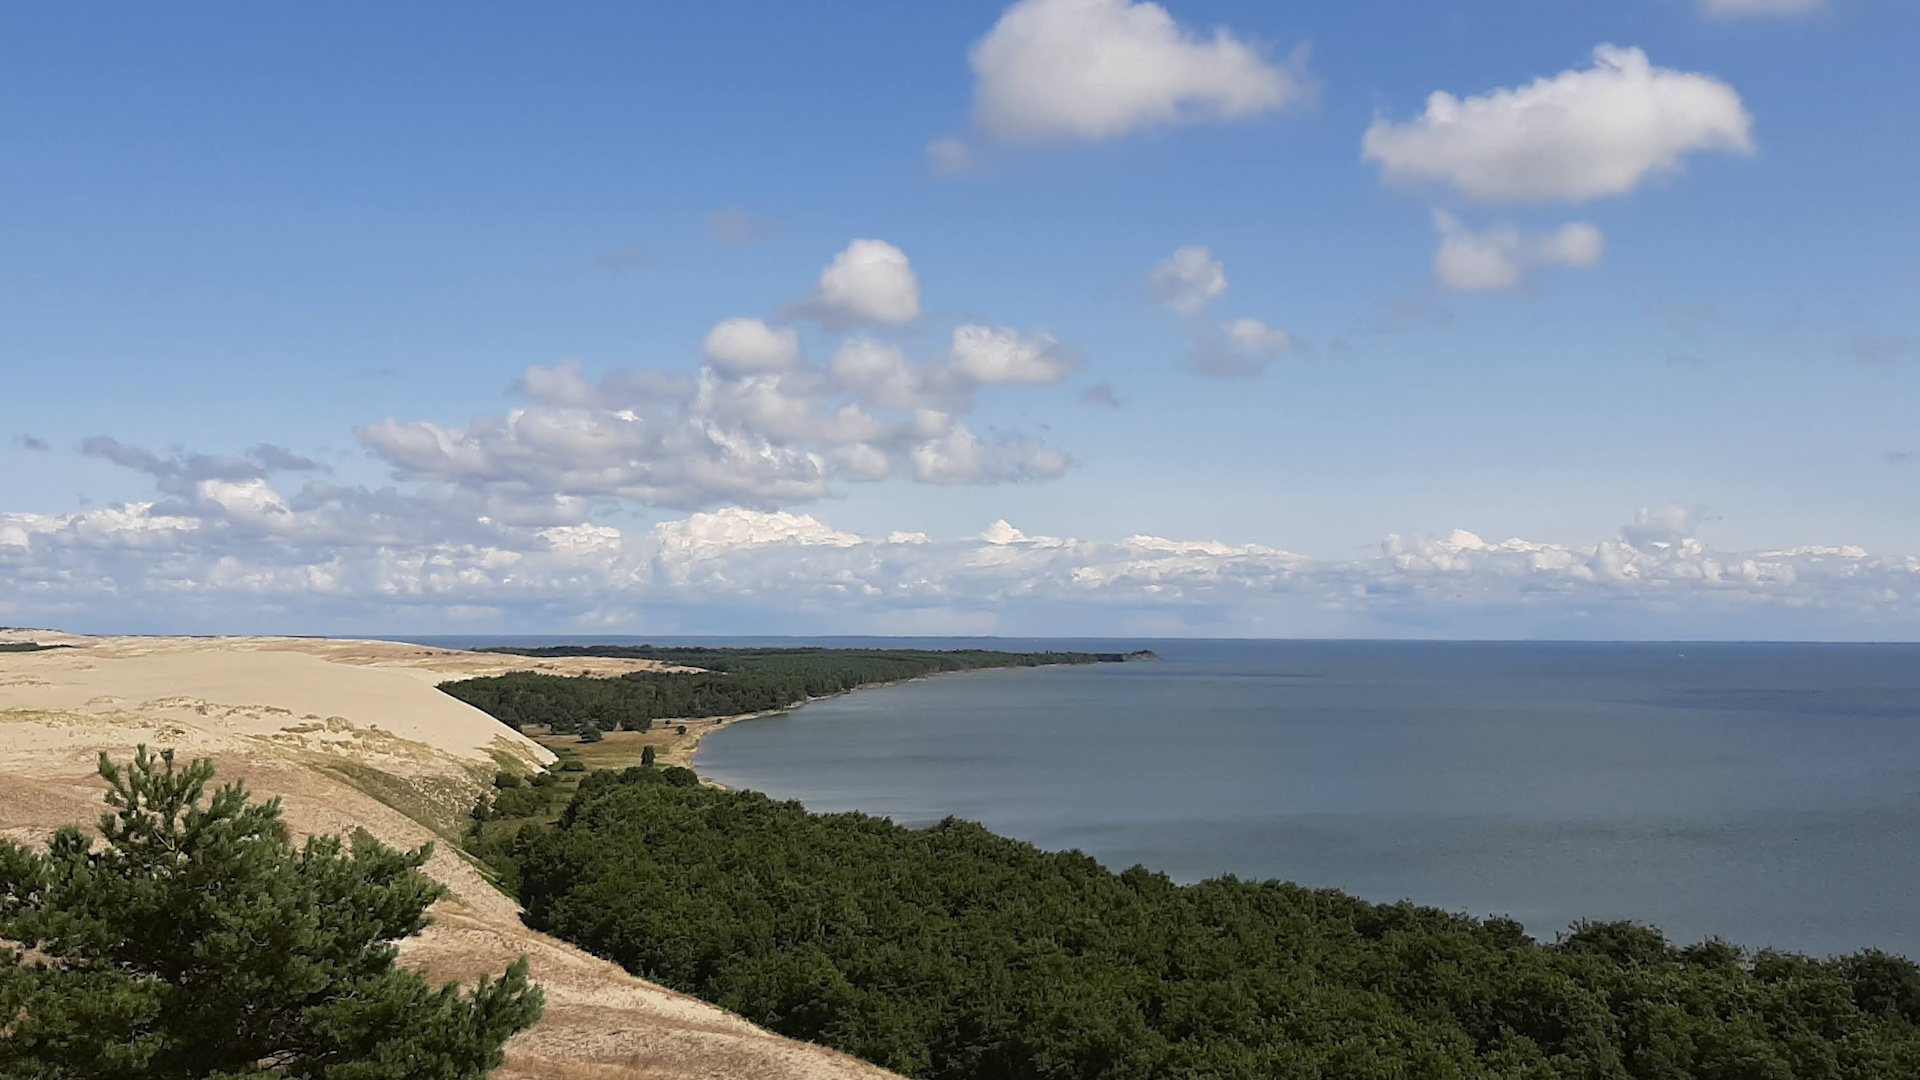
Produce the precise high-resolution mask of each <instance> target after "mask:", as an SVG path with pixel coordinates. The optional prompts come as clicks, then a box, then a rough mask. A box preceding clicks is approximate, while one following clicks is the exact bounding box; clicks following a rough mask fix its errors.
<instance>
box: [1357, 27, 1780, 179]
mask: <svg viewBox="0 0 1920 1080" xmlns="http://www.w3.org/2000/svg"><path fill="white" fill-rule="evenodd" d="M1593 60H1594V62H1593V66H1592V67H1590V68H1586V69H1584V70H1578V71H1563V72H1561V73H1560V74H1558V75H1555V76H1553V77H1551V78H1541V79H1536V80H1534V81H1533V82H1531V83H1528V84H1527V85H1525V86H1522V87H1519V88H1517V89H1510V90H1509V89H1498V90H1493V91H1490V92H1488V93H1486V94H1483V95H1481V96H1479V97H1469V98H1465V99H1462V98H1457V97H1454V96H1453V95H1452V94H1449V93H1446V92H1444V91H1436V92H1435V93H1434V94H1433V95H1432V96H1430V97H1429V98H1428V99H1427V108H1426V111H1425V112H1424V113H1423V114H1422V115H1420V116H1419V117H1417V118H1415V119H1413V120H1410V121H1407V122H1405V123H1395V122H1393V121H1390V120H1387V119H1385V118H1376V119H1375V120H1374V122H1373V124H1372V126H1370V127H1369V128H1368V129H1367V132H1366V135H1365V137H1364V139H1363V142H1362V146H1363V150H1364V153H1365V156H1366V158H1367V159H1368V160H1370V161H1375V162H1378V163H1379V164H1380V166H1381V169H1382V171H1383V172H1384V174H1385V176H1386V178H1387V179H1388V180H1393V181H1429V180H1437V181H1444V182H1446V183H1449V184H1452V185H1453V186H1454V187H1455V188H1456V189H1458V190H1459V191H1460V192H1461V193H1462V194H1464V195H1466V196H1468V197H1469V198H1473V199H1479V200H1482V201H1486V202H1556V201H1582V200H1587V199H1596V198H1601V197H1603V196H1610V195H1622V194H1625V193H1627V192H1629V191H1632V190H1633V189H1634V188H1636V187H1638V186H1640V184H1641V183H1642V182H1643V181H1645V180H1646V179H1647V178H1648V177H1650V176H1655V175H1659V174H1664V173H1673V172H1678V171H1679V170H1680V169H1681V168H1682V167H1683V165H1684V162H1685V159H1686V156H1687V155H1688V154H1691V153H1697V152H1702V151H1713V150H1720V151H1729V152H1733V153H1741V154H1750V153H1752V152H1753V150H1754V142H1753V118H1752V117H1751V116H1749V115H1748V113H1747V110H1746V107H1745V106H1744V105H1743V104H1742V103H1741V100H1740V95H1739V94H1738V93H1737V92H1735V90H1734V89H1733V87H1731V86H1729V85H1727V84H1726V83H1724V82H1722V81H1720V80H1719V79H1716V78H1713V77H1712V76H1709V75H1702V74H1696V73H1692V72H1683V71H1674V70H1671V69H1668V68H1659V67H1655V66H1653V64H1652V62H1651V61H1649V60H1648V59H1647V54H1646V53H1645V52H1643V51H1641V50H1639V49H1623V48H1618V47H1616V46H1613V45H1602V46H1600V47H1599V48H1597V49H1595V50H1594V54H1593Z"/></svg>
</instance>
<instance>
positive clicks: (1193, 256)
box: [1147, 244, 1227, 315]
mask: <svg viewBox="0 0 1920 1080" xmlns="http://www.w3.org/2000/svg"><path fill="white" fill-rule="evenodd" d="M1226 291H1227V268H1226V266H1225V265H1224V264H1222V263H1221V262H1220V260H1219V259H1216V258H1214V257H1213V252H1212V251H1211V250H1210V249H1208V248H1207V247H1205V246H1203V245H1200V244H1193V245H1190V246H1188V247H1183V248H1181V249H1180V250H1178V251H1176V252H1174V253H1173V254H1172V255H1169V256H1167V257H1166V258H1165V259H1164V260H1162V261H1160V262H1158V263H1155V264H1154V267H1153V269H1152V270H1151V271H1150V272H1149V273H1148V274H1147V295H1149V296H1151V297H1152V298H1153V302H1154V303H1156V304H1160V305H1162V306H1164V307H1169V308H1172V309H1173V310H1175V311H1178V312H1180V313H1181V314H1184V315H1191V314H1193V313H1194V312H1196V311H1199V310H1200V309H1201V308H1203V307H1206V306H1207V304H1208V303H1210V302H1211V301H1213V300H1214V299H1215V298H1216V297H1218V296H1220V295H1221V294H1222V293H1225V292H1226Z"/></svg>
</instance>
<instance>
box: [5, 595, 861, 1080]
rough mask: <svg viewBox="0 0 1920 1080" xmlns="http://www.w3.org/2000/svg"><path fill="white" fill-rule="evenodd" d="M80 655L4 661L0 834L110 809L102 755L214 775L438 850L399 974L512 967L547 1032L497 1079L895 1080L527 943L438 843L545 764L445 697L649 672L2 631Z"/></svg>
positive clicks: (341, 644) (592, 664)
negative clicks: (500, 789) (453, 681)
mask: <svg viewBox="0 0 1920 1080" xmlns="http://www.w3.org/2000/svg"><path fill="white" fill-rule="evenodd" d="M22 640H31V641H37V642H40V643H42V644H66V645H69V646H71V647H70V648H64V649H54V650H48V651H42V652H31V653H9V652H0V835H5V836H7V837H9V838H11V839H15V840H19V841H22V842H39V841H42V840H44V839H45V837H46V835H47V834H48V833H49V832H51V831H52V830H53V829H54V828H56V827H58V826H60V825H63V824H67V823H70V822H83V823H91V822H92V821H94V820H95V819H96V818H98V817H99V815H100V812H101V811H102V809H104V807H103V806H102V803H101V801H100V800H101V793H102V792H103V790H104V785H103V784H102V783H101V782H100V780H99V778H98V777H97V776H96V775H95V773H94V763H95V758H96V755H97V754H98V753H99V752H100V751H103V750H104V751H107V752H108V753H111V754H113V755H115V756H116V757H120V758H124V757H127V756H129V755H131V753H132V752H133V748H134V747H135V746H136V745H137V744H140V743H145V744H147V745H149V746H153V747H160V746H172V747H175V748H177V749H178V751H179V752H180V753H181V755H182V756H189V757H211V758H213V759H214V761H215V764H216V765H217V767H218V768H219V771H220V777H221V779H222V780H232V779H244V781H245V782H246V784H247V786H248V787H249V788H251V789H252V790H253V791H254V792H255V793H257V794H259V795H263V796H264V795H278V796H280V797H281V798H282V799H283V800H284V803H285V807H286V818H287V822H288V824H289V826H291V827H292V828H293V829H294V831H295V832H296V833H308V832H323V833H338V832H349V831H351V830H352V829H353V828H355V827H363V828H365V829H367V830H368V831H369V832H371V833H373V834H374V835H375V836H377V837H379V838H380V839H381V840H383V841H385V842H387V843H389V844H393V845H396V846H406V847H412V846H416V845H419V844H423V843H426V842H429V841H436V842H437V844H436V850H435V854H434V857H433V859H432V861H431V862H430V863H429V864H428V866H427V872H428V873H430V874H431V875H432V876H433V877H434V878H435V879H437V880H439V881H440V882H442V883H444V884H445V885H447V886H448V888H449V889H451V890H452V896H450V897H449V898H448V899H447V900H444V901H442V902H441V903H440V904H438V905H436V907H435V908H434V911H433V915H434V920H435V921H434V925H433V926H432V927H430V928H429V929H428V930H427V931H426V933H424V934H422V935H421V936H419V937H418V938H415V939H412V940H410V941H408V942H407V943H405V945H404V946H403V948H402V961H403V962H404V963H406V964H408V965H409V966H414V967H420V968H423V969H425V970H426V971H427V972H428V974H429V976H430V977H432V978H435V979H459V980H461V981H471V980H472V979H474V978H476V977H478V976H479V975H481V974H483V973H497V972H499V971H500V970H502V969H504V968H505V967H506V966H507V965H508V964H510V963H512V962H513V960H514V959H515V958H517V957H519V956H522V955H525V956H527V957H529V958H530V960H531V964H532V969H533V977H534V979H535V981H536V982H538V983H540V984H541V986H542V987H543V988H544V989H545V990H546V994H547V1013H546V1016H545V1018H544V1019H543V1020H542V1021H541V1022H540V1024H539V1025H537V1026H536V1027H534V1028H533V1029H532V1030H530V1031H528V1032H525V1033H523V1034H522V1035H521V1036H520V1037H518V1038H517V1039H515V1040H514V1042H513V1043H512V1044H511V1045H510V1046H509V1048H508V1059H507V1065H506V1067H505V1068H503V1069H501V1070H500V1071H499V1072H498V1073H496V1074H495V1076H496V1077H498V1078H500V1080H627V1078H643V1077H644V1078H648V1080H673V1078H682V1077H684V1078H689V1080H690V1078H694V1077H701V1078H719V1080H734V1078H738V1080H842V1078H845V1080H883V1078H886V1077H891V1076H893V1074H892V1073H889V1072H886V1071H884V1070H881V1069H878V1068H875V1067H873V1066H871V1065H867V1064H865V1063H863V1062H860V1061H856V1060H854V1059H853V1058H849V1057H847V1056H845V1055H843V1054H839V1053H836V1052H834V1051H831V1050H827V1049H824V1048H822V1047H817V1046H813V1045H810V1044H806V1043H798V1042H794V1041H792V1040H789V1039H785V1038H782V1037H780V1036H777V1035H774V1034H772V1033H770V1032H767V1031H765V1030H763V1029H761V1028H758V1027H755V1026H754V1025H752V1024H750V1023H748V1022H747V1021H745V1020H743V1019H741V1018H740V1017H737V1016H734V1015H733V1014H731V1013H728V1012H725V1011H723V1010H721V1009H717V1008H714V1007H713V1006H711V1005H708V1004H706V1003H704V1002H701V1001H698V1000H696V999H693V998H690V997H687V996H685V995H683V994H678V993H675V992H673V991H670V990H666V989H664V988H662V987H659V986H655V985H653V984H652V983H648V982H646V981H644V980H641V979H636V978H634V977H632V976H630V975H628V974H626V973H625V972H624V971H622V970H621V969H620V968H618V967H617V966H615V965H613V964H610V963H608V962H606V961H604V960H600V959H597V958H595V957H592V956H589V955H588V954H586V953H584V952H581V951H580V950H578V949H575V948H573V947H572V946H570V945H566V944H564V943H562V942H559V941H557V940H555V939H553V938H549V937H547V936H546V935H543V934H538V933H535V932H533V931H532V930H529V929H527V928H526V926H524V925H523V924H522V923H521V921H520V918H519V912H518V908H517V907H516V905H515V904H514V902H513V901H512V900H511V899H510V898H508V897H506V896H504V895H502V894H501V893H500V892H498V891H497V890H495V889H494V888H493V887H492V886H491V885H489V884H488V883H487V882H486V880H485V879H484V878H483V877H482V876H481V875H480V873H479V872H478V871H477V870H476V869H475V868H474V867H473V866H472V865H470V864H469V863H468V862H466V861H465V860H464V859H463V858H462V857H461V856H460V855H459V854H458V851H457V845H455V844H454V843H452V842H449V841H448V840H447V839H446V837H447V836H449V835H453V834H455V833H456V832H457V830H458V829H459V827H460V826H461V825H462V824H463V819H464V815H465V813H466V810H467V808H468V807H470V806H471V805H472V804H473V800H474V798H475V797H476V796H477V795H478V794H479V792H480V791H481V790H482V788H483V787H484V786H485V785H486V784H487V783H488V782H489V780H490V779H491V777H492V775H493V773H494V772H495V770H497V769H498V768H499V767H500V766H501V764H502V763H504V762H506V761H510V760H515V761H521V762H525V763H528V764H537V763H542V764H543V763H545V762H546V761H549V760H551V759H552V755H551V754H550V753H549V752H548V751H547V750H546V749H545V748H543V747H541V746H540V745H539V744H537V743H535V742H533V741H532V740H531V739H527V738H525V737H523V736H521V735H520V734H519V733H517V732H514V731H511V730H508V729H507V728H506V727H504V726H503V725H501V724H500V723H499V722H498V721H496V720H494V719H493V718H492V717H490V716H487V715H486V714H485V713H482V712H480V711H479V710H477V709H474V708H472V707H470V706H468V705H466V704H465V703H463V702H460V701H457V700H455V699H454V698H451V697H449V696H447V695H446V694H442V693H440V692H439V691H438V690H436V689H434V684H435V683H437V682H440V681H442V680H444V679H448V678H462V677H470V676H474V675H491V674H499V673H501V672H505V671H525V670H542V671H551V672H554V673H556V674H579V673H582V672H591V673H594V674H607V675H611V674H619V673H621V672H625V671H636V670H657V669H659V668H662V667H664V666H665V665H661V664H657V663H655V662H652V661H635V660H607V659H586V660H579V659H565V660H539V659H528V658H525V657H509V656H500V655H495V654H483V653H469V652H461V651H458V650H449V649H428V648H424V647H421V646H416V645H404V644H399V643H394V642H376V641H326V640H316V639H303V638H84V637H76V636H70V635H63V634H50V633H32V634H29V633H24V632H19V631H0V642H7V641H22Z"/></svg>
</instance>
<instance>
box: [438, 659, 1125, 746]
mask: <svg viewBox="0 0 1920 1080" xmlns="http://www.w3.org/2000/svg"><path fill="white" fill-rule="evenodd" d="M496 651H506V652H514V653H515V654H517V655H533V656H548V657H552V656H619V657H624V658H629V659H632V658H639V659H652V660H665V661H669V662H671V663H676V664H682V665H685V666H688V667H700V668H705V669H707V670H706V671H702V672H697V673H694V672H644V671H636V672H633V673H630V674H627V675H620V676H611V677H596V676H586V675H581V676H561V675H545V674H540V673H537V672H515V673H512V674H508V675H495V676H491V677H488V678H480V679H462V680H460V681H457V682H448V683H442V684H441V685H440V689H442V690H444V691H446V692H447V693H449V694H452V695H453V696H454V697H457V698H459V699H460V700H462V701H464V702H466V703H467V704H469V705H472V706H474V707H476V708H478V709H481V710H483V711H485V712H487V713H489V714H491V715H493V716H494V717H496V718H497V719H499V720H501V721H502V722H504V723H506V724H509V725H511V726H513V727H525V726H527V725H530V724H539V725H544V726H546V727H547V728H548V729H549V730H551V731H554V732H558V733H562V734H565V733H571V732H578V731H585V730H587V729H588V728H592V729H594V730H597V731H617V730H626V731H645V730H647V729H648V728H649V727H650V726H651V725H652V723H653V721H655V720H660V719H668V718H674V719H691V718H694V717H706V716H737V715H740V714H742V713H755V712H770V711H772V710H776V709H784V708H788V707H789V706H792V705H795V704H798V703H800V702H803V701H806V700H807V699H808V698H816V697H824V696H826V695H829V694H838V693H843V692H845V691H848V690H852V689H855V688H856V687H861V686H869V685H873V684H875V683H886V682H898V681H900V680H902V679H911V678H917V677H919V676H922V675H932V674H935V673H939V672H951V671H971V670H976V669H980V668H1003V667H1038V666H1042V665H1050V664H1091V663H1096V662H1099V661H1101V660H1103V659H1107V658H1108V657H1106V656H1104V655H1102V654H1096V653H1073V652H1045V653H1007V652H993V651H990V650H985V649H963V650H952V651H935V650H927V649H679V648H667V649H656V648H653V647H651V646H646V647H641V648H630V647H626V646H597V645H596V646H564V647H560V648H554V649H518V650H496ZM1111 659H1115V660H1117V659H1120V657H1119V656H1118V655H1117V654H1116V655H1113V656H1112V657H1111Z"/></svg>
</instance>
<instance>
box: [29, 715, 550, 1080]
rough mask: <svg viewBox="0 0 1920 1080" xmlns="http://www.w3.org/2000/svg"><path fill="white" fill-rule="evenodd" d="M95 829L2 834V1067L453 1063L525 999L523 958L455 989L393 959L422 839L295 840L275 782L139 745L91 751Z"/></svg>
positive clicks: (443, 1070)
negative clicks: (32, 839)
mask: <svg viewBox="0 0 1920 1080" xmlns="http://www.w3.org/2000/svg"><path fill="white" fill-rule="evenodd" d="M100 775H101V777H103V778H104V779H105V780H106V782H107V784H108V791H107V795H106V802H107V805H108V806H109V807H110V808H111V812H110V813H107V814H104V815H102V817H101V818H100V822H99V833H100V838H99V840H98V841H96V840H95V839H94V838H92V837H90V836H88V835H87V834H85V833H84V832H82V831H81V830H80V829H79V828H77V827H74V826H68V827H65V828H62V829H60V830H59V831H58V832H56V833H54V834H53V836H52V837H51V838H50V840H49V841H48V844H47V848H46V850H45V851H44V852H39V851H34V850H31V849H29V848H26V847H23V846H21V845H19V844H15V843H12V842H10V841H0V939H5V941H6V942H9V943H11V944H12V946H13V947H11V948H7V949H5V950H0V1077H6V1078H21V1080H25V1078H28V1077H31V1078H34V1080H66V1078H75V1080H77V1078H81V1077H85V1078H88V1080H134V1078H143V1080H200V1078H216V1077H217V1078H221V1080H239V1078H249V1080H254V1078H258V1080H265V1078H268V1077H275V1078H280V1077H287V1078H300V1080H468V1078H478V1077H483V1076H485V1075H486V1074H487V1073H489V1072H491V1071H492V1070H493V1069H494V1068H495V1067H497V1066H498V1065H499V1064H500V1063H501V1060H502V1047H503V1046H504V1044H505V1043H506V1041H507V1039H508V1038H509V1037H511V1036H512V1035H513V1034H514V1033H515V1032H517V1031H520V1030H521V1029H523V1028H526V1027H528V1026H529V1025H531V1024H532V1023H533V1022H534V1021H535V1020H537V1019H538V1018H539V1016H540V1012H541V1006H542V996H541V993H540V990H539V989H538V988H537V987H535V986H533V985H531V984H530V983H529V981H528V978H527V966H526V962H525V960H524V959H523V960H521V961H520V962H518V963H516V964H514V965H513V966H512V967H510V968H508V969H507V971H506V973H505V974H504V975H502V976H501V977H500V978H499V979H497V980H494V979H486V978H483V979H481V980H480V982H479V984H478V985H477V986H475V987H474V988H473V989H472V990H470V991H466V992H462V991H461V989H460V988H459V986H458V985H456V984H448V985H445V986H442V987H438V988H435V987H433V986H430V985H429V984H428V983H427V982H426V980H425V979H424V978H422V977H421V975H420V974H418V973H417V972H413V971H410V970H407V969H404V968H401V967H398V966H397V965H396V963H395V961H396V957H397V953H398V950H397V947H396V945H395V942H396V941H398V940H400V939H402V938H406V937H409V936H411V935H413V934H417V933H419V932H420V931H421V930H422V929H423V928H424V927H425V926H426V925H427V922H428V919H427V916H426V911H427V908H428V907H429V906H430V905H431V904H432V903H433V902H434V901H435V900H437V899H439V898H440V897H441V896H442V895H444V893H445V890H444V889H443V888H442V887H441V886H440V885H438V884H437V883H435V882H433V881H431V880H429V879H428V878H427V877H426V876H425V875H424V874H422V873H421V872H420V867H421V866H422V865H424V864H425V862H426V860H427V857H428V855H429V854H430V850H431V849H430V847H422V848H419V849H416V850H413V851H396V850H394V849H392V848H390V847H387V846H386V845H384V844H382V843H380V842H379V841H377V840H375V839H374V838H373V837H372V836H370V835H368V834H367V833H366V832H365V831H358V832H356V833H355V834H354V836H353V838H352V840H351V842H343V841H342V840H341V839H340V838H339V837H337V836H313V837H309V838H308V839H307V840H306V842H305V843H304V844H303V845H301V846H299V847H297V848H296V847H295V846H294V845H293V843H292V842H291V841H290V840H289V839H288V833H287V829H286V826H285V824H284V823H283V822H282V821H281V810H280V802H279V800H278V799H274V800H271V801H268V802H264V803H260V802H252V801H250V800H249V798H248V794H247V791H246V789H245V788H244V787H242V786H241V785H239V784H227V785H225V786H222V787H221V788H219V789H218V790H217V791H215V792H214V793H213V795H212V797H211V799H206V798H205V795H206V788H207V785H208V783H209V781H211V780H212V778H213V765H212V763H211V762H209V761H205V760H196V761H194V762H192V763H191V764H188V765H186V766H185V767H176V765H175V761H174V755H173V752H172V751H170V750H163V751H162V752H161V753H160V754H158V755H153V754H150V753H148V752H147V749H146V748H145V747H144V746H143V747H141V748H140V750H139V752H138V753H137V754H136V755H135V757H134V759H133V762H132V764H131V766H128V767H122V766H121V765H118V764H115V763H114V762H112V761H110V760H109V759H108V757H107V755H105V754H102V755H101V756H100Z"/></svg>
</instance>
